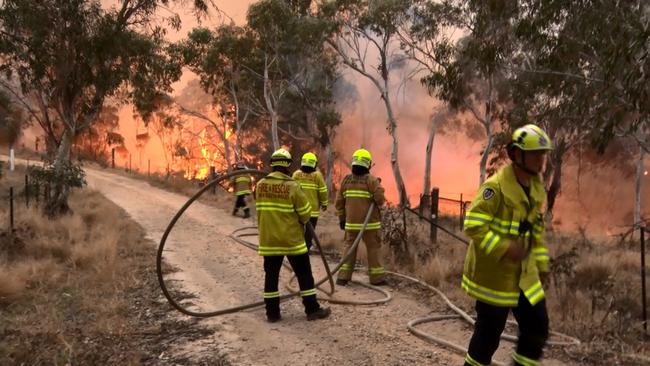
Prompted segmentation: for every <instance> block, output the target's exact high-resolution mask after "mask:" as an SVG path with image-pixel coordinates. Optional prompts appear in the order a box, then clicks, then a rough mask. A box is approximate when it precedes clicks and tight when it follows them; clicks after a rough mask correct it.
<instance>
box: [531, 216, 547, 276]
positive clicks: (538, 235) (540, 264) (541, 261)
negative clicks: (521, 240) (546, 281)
mask: <svg viewBox="0 0 650 366" xmlns="http://www.w3.org/2000/svg"><path fill="white" fill-rule="evenodd" d="M533 238H534V239H535V240H534V241H533V242H534V244H533V249H532V254H533V255H534V256H535V262H536V263H537V270H538V271H539V272H541V273H546V272H548V271H549V266H548V262H549V259H550V258H551V257H550V255H549V253H548V247H547V246H546V242H545V240H544V217H543V216H542V215H541V214H540V215H539V218H538V219H537V222H536V223H535V224H534V225H533Z"/></svg>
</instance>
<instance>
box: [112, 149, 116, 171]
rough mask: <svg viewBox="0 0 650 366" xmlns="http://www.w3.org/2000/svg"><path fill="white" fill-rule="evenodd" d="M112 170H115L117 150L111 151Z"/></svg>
mask: <svg viewBox="0 0 650 366" xmlns="http://www.w3.org/2000/svg"><path fill="white" fill-rule="evenodd" d="M111 168H113V169H115V148H113V149H111Z"/></svg>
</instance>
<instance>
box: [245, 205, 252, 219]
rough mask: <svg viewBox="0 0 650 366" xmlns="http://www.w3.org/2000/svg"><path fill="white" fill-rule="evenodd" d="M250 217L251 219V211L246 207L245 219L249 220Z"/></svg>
mask: <svg viewBox="0 0 650 366" xmlns="http://www.w3.org/2000/svg"><path fill="white" fill-rule="evenodd" d="M249 217H251V211H250V209H249V208H248V207H246V208H245V209H244V218H245V219H247V218H249Z"/></svg>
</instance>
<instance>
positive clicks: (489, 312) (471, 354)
mask: <svg viewBox="0 0 650 366" xmlns="http://www.w3.org/2000/svg"><path fill="white" fill-rule="evenodd" d="M507 149H508V150H507V151H508V157H509V158H510V160H511V163H510V164H508V165H506V166H505V167H503V168H501V169H499V171H498V172H497V173H496V174H494V175H493V176H491V177H490V178H488V179H487V180H486V181H485V183H483V185H482V186H481V187H480V190H479V194H478V195H477V196H476V197H475V198H474V201H473V202H472V205H471V206H470V209H469V211H468V212H467V215H466V216H465V226H464V227H465V228H464V230H465V234H467V235H468V236H469V237H470V238H471V244H470V246H469V248H468V250H467V255H466V257H465V268H464V271H463V280H462V288H463V289H464V290H465V291H466V292H467V293H468V294H469V295H470V296H472V297H474V298H476V316H477V318H476V324H475V325H474V333H473V335H472V338H471V340H470V343H469V349H468V352H467V355H466V356H465V365H469V366H480V365H489V364H490V362H491V361H492V355H493V354H494V352H495V351H496V350H497V348H498V346H499V339H500V336H501V333H502V332H503V329H504V327H505V324H506V320H507V318H508V313H509V312H510V311H511V310H512V312H513V315H514V316H515V319H516V320H517V323H518V324H519V340H518V342H517V347H516V349H515V353H514V354H513V356H512V358H513V360H514V363H515V365H525V366H533V365H539V360H540V358H541V356H542V350H543V348H544V345H545V344H546V340H547V338H548V323H549V320H548V313H547V311H546V302H545V299H544V289H543V287H542V283H543V282H542V280H545V277H546V275H547V274H548V271H549V267H548V263H549V254H548V249H547V248H546V245H545V244H544V237H543V233H544V221H543V218H542V211H541V210H542V204H543V202H544V197H545V192H544V186H543V185H542V180H541V178H540V173H541V171H542V169H543V167H544V162H545V157H546V153H547V152H548V151H549V150H551V141H550V140H549V138H548V135H547V134H546V132H544V131H543V130H542V129H540V128H539V127H537V126H535V125H532V124H529V125H526V126H524V127H521V128H518V129H516V130H515V131H514V133H513V134H512V141H511V142H510V144H509V145H508V148H507ZM544 282H545V281H544Z"/></svg>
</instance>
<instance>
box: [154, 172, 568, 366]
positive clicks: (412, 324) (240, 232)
mask: <svg viewBox="0 0 650 366" xmlns="http://www.w3.org/2000/svg"><path fill="white" fill-rule="evenodd" d="M266 174H267V173H266V172H263V171H260V170H255V169H244V170H238V171H235V172H231V173H227V174H224V175H221V176H218V177H216V178H215V179H213V180H212V181H210V182H209V183H207V184H206V185H205V186H203V187H202V188H201V189H200V190H199V191H198V192H197V193H195V194H194V195H193V196H192V197H191V198H190V199H189V200H188V201H187V202H186V203H185V204H184V205H183V206H182V207H181V209H180V210H179V211H178V212H177V213H176V215H174V217H173V218H172V220H171V221H170V223H169V225H168V226H167V228H166V230H165V232H164V234H163V236H162V238H161V240H160V245H159V247H158V253H157V257H156V273H157V276H158V283H159V285H160V288H161V290H162V292H163V295H164V296H165V298H166V299H167V301H168V302H169V303H170V304H171V305H172V307H174V308H175V309H176V310H178V311H180V312H181V313H183V314H185V315H190V316H194V317H200V318H207V317H214V316H219V315H225V314H232V313H236V312H239V311H242V310H247V309H252V308H256V307H259V306H263V305H264V301H257V302H252V303H248V304H243V305H239V306H233V307H229V308H223V309H218V310H214V311H209V312H197V311H192V310H189V309H186V308H184V307H183V306H182V305H181V304H179V303H178V302H177V301H176V300H175V299H174V298H173V297H172V295H171V294H170V292H169V290H168V289H167V286H166V285H165V282H164V279H163V271H162V255H163V251H164V248H165V244H166V242H167V238H168V237H169V234H170V233H171V231H172V229H173V228H174V226H175V224H176V222H177V221H178V220H179V219H180V217H181V216H182V215H183V213H184V212H185V211H186V210H187V209H188V208H189V207H190V206H191V205H192V203H194V201H196V200H197V199H198V198H199V197H200V196H201V195H202V194H203V193H204V192H205V191H207V190H208V189H210V188H211V187H213V186H214V185H215V184H219V183H220V182H222V181H223V180H225V179H228V178H232V177H234V176H237V175H255V176H263V175H266ZM374 207H375V206H374V203H372V204H371V205H370V207H369V209H368V212H367V214H366V217H365V219H364V222H363V224H362V226H361V229H360V231H359V233H358V234H357V237H356V238H355V240H354V242H353V244H352V246H351V247H350V248H349V249H348V251H347V252H346V253H345V254H344V255H343V257H342V258H341V260H340V261H339V263H338V264H337V265H336V266H335V267H334V269H332V270H330V268H329V264H328V262H327V259H326V258H325V253H324V251H323V250H322V246H321V244H320V241H319V239H318V236H317V235H316V234H315V232H314V231H313V230H314V229H313V227H312V226H311V225H310V224H309V223H307V225H306V230H311V231H312V234H314V235H313V238H314V242H315V243H316V247H317V248H318V252H319V254H320V257H321V259H322V262H323V265H324V267H325V271H326V273H327V275H326V276H325V277H324V278H322V279H320V280H318V281H316V283H315V287H317V288H318V289H319V290H321V291H323V292H324V293H325V294H327V295H328V296H329V297H320V298H319V299H320V300H323V301H327V302H331V303H337V304H349V305H372V304H383V303H387V302H388V301H390V300H391V299H392V295H391V293H390V292H388V291H386V290H384V289H382V288H379V287H377V286H372V285H368V284H365V283H361V282H358V281H351V282H353V283H355V284H359V285H361V286H364V287H367V288H369V289H372V290H375V291H378V292H381V293H382V294H383V295H384V298H382V299H379V300H368V301H357V300H345V299H337V298H334V297H332V296H333V295H334V291H335V286H334V280H333V275H334V274H335V273H337V272H338V271H339V270H340V268H341V266H342V265H343V264H344V263H345V262H346V261H347V260H349V259H350V258H351V256H352V254H353V253H355V251H356V250H357V247H358V246H359V243H360V241H361V238H362V236H363V233H364V231H365V230H366V226H367V224H368V221H369V220H370V216H371V213H372V210H373V209H374ZM249 229H256V228H255V227H254V226H247V227H242V228H239V229H237V230H235V231H234V232H233V233H232V234H231V235H230V236H229V237H230V238H232V239H233V240H235V241H236V242H237V243H239V244H241V245H244V246H246V247H248V248H250V249H253V250H257V246H256V245H255V244H253V243H251V242H248V241H246V240H244V239H242V238H243V237H246V236H255V235H257V233H251V232H249V233H246V232H244V231H245V230H249ZM457 239H459V240H461V241H462V239H461V238H459V237H457ZM386 273H387V274H389V275H392V276H395V277H398V278H402V279H405V280H407V281H411V282H413V283H416V284H419V285H421V286H423V287H425V288H427V289H429V290H431V291H433V292H434V293H436V294H437V295H438V296H440V298H441V299H442V300H443V301H444V302H445V304H446V305H447V306H448V307H449V308H450V309H451V310H452V311H453V312H455V313H456V314H439V315H429V316H425V317H421V318H417V319H414V320H411V321H409V322H408V324H407V328H408V330H409V331H410V332H411V333H413V334H414V335H415V336H417V337H419V338H421V339H424V340H427V341H430V342H433V343H436V344H439V345H441V346H444V347H448V348H450V349H453V350H455V351H457V352H459V353H461V354H465V353H467V349H466V348H464V347H463V346H461V345H458V344H455V343H453V342H450V341H448V340H446V339H444V338H441V337H437V336H433V335H430V334H427V333H425V332H422V331H421V330H418V329H417V328H416V326H417V325H419V324H424V323H428V322H437V321H442V320H449V319H464V320H465V321H466V322H468V323H470V324H472V325H473V324H474V322H475V321H474V319H473V318H472V317H471V316H469V315H468V314H467V313H466V312H464V311H463V310H462V309H460V308H459V307H458V306H456V305H455V304H453V303H452V302H451V301H450V300H449V298H448V297H447V296H446V295H445V294H444V293H443V292H442V291H440V290H439V289H438V288H436V287H434V286H431V285H429V284H428V283H426V282H424V281H422V280H419V279H417V278H415V277H411V276H408V275H404V274H401V273H398V272H392V271H386ZM294 279H295V276H294V277H293V278H292V279H291V280H290V282H289V284H288V285H287V288H288V289H289V290H290V291H291V292H290V293H289V294H286V295H282V296H280V300H285V299H288V298H291V297H294V296H298V295H299V294H300V292H299V291H295V290H293V289H292V288H291V287H290V284H291V282H292V281H293V280H294ZM325 282H329V285H330V291H325V290H323V289H321V288H320V286H321V285H322V284H324V283H325ZM508 323H509V324H514V322H512V321H508ZM550 333H551V335H553V336H556V337H561V338H564V339H565V340H564V341H548V342H547V344H548V345H555V346H571V345H578V344H580V341H579V340H578V339H576V338H573V337H570V336H568V335H565V334H562V333H558V332H554V331H551V332H550ZM501 338H502V339H505V340H508V341H517V337H516V336H513V335H509V334H503V335H502V336H501ZM492 364H493V365H496V366H506V364H505V363H502V362H499V361H493V362H492Z"/></svg>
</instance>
